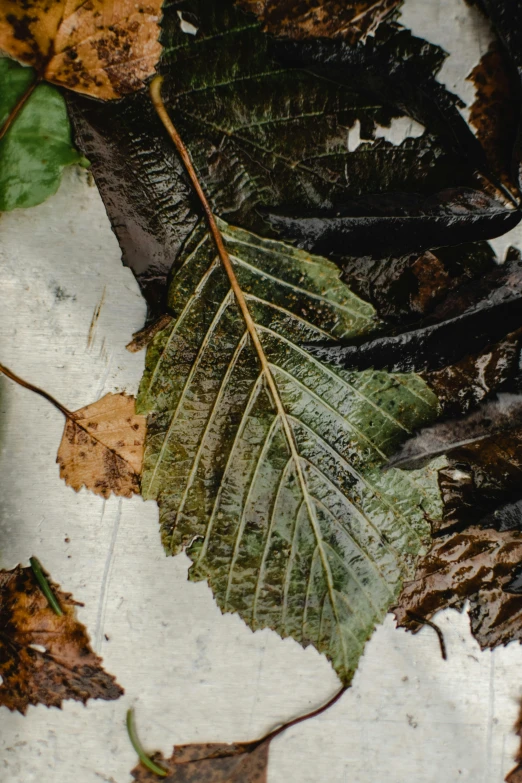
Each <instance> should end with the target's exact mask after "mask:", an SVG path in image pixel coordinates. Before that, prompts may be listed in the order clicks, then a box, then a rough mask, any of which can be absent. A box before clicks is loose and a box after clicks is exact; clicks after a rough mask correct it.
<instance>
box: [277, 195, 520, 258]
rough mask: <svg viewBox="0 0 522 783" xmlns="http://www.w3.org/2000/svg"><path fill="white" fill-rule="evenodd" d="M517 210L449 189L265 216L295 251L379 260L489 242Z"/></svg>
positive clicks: (510, 225) (517, 217) (513, 222)
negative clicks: (429, 193)
mask: <svg viewBox="0 0 522 783" xmlns="http://www.w3.org/2000/svg"><path fill="white" fill-rule="evenodd" d="M521 217H522V213H521V212H520V211H519V210H516V209H510V208H506V206H505V205H504V204H502V203H501V202H499V201H496V200H495V199H493V198H491V197H490V196H488V195H487V194H485V193H482V192H480V191H477V190H471V189H469V188H450V189H448V190H445V191H443V192H441V193H436V194H435V195H433V196H429V197H426V196H424V195H423V196H419V194H417V193H387V194H385V195H377V196H368V197H365V198H360V199H358V200H357V201H353V202H351V203H348V204H347V203H345V204H336V205H335V206H334V207H333V209H328V210H324V209H323V210H321V211H320V212H315V213H314V214H312V215H301V216H295V215H277V214H274V213H271V214H269V215H268V220H269V222H270V225H271V226H272V227H273V228H274V229H275V230H276V231H277V233H278V234H280V235H281V236H282V237H283V238H284V239H291V240H293V241H295V242H296V244H297V245H298V247H302V248H304V249H305V250H309V251H310V252H312V253H320V254H322V255H328V256H332V255H334V256H340V257H342V256H344V255H346V253H347V249H348V248H349V252H350V254H351V255H361V256H364V255H367V256H370V257H373V258H383V257H384V256H386V255H392V254H396V255H399V256H400V255H402V254H406V253H411V252H413V251H422V250H427V249H429V248H433V247H440V246H442V245H458V244H461V243H463V242H472V241H473V240H478V239H492V238H493V237H496V236H499V235H501V234H505V233H506V232H507V231H510V230H511V229H512V228H514V227H515V226H516V225H517V224H518V223H519V222H520V219H521Z"/></svg>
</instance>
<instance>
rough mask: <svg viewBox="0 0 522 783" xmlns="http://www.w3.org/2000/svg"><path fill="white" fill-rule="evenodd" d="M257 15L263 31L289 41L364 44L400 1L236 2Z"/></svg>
mask: <svg viewBox="0 0 522 783" xmlns="http://www.w3.org/2000/svg"><path fill="white" fill-rule="evenodd" d="M236 2H237V4H238V5H239V6H241V8H243V9H244V10H245V11H251V12H252V13H254V14H256V16H257V17H258V19H259V20H260V21H261V22H263V30H265V31H266V32H269V33H272V34H273V35H278V36H288V37H289V38H295V39H301V38H315V37H322V36H324V37H327V38H343V39H345V40H347V41H349V42H350V43H351V44H354V43H357V42H358V41H364V40H366V38H367V37H368V36H369V35H372V34H374V33H375V31H376V29H377V28H378V26H379V25H380V24H381V23H382V22H383V21H384V20H385V19H387V18H389V16H390V15H391V14H393V13H394V11H396V10H397V8H398V7H399V6H400V5H402V2H403V0H356V2H346V0H304V2H303V0H236Z"/></svg>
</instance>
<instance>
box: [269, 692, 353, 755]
mask: <svg viewBox="0 0 522 783" xmlns="http://www.w3.org/2000/svg"><path fill="white" fill-rule="evenodd" d="M349 687H350V686H349V685H343V687H342V688H341V690H339V691H337V693H336V694H335V695H334V696H332V698H331V699H329V700H328V701H327V702H326V704H323V705H322V706H321V707H317V709H315V710H312V712H307V713H306V714H305V715H300V716H299V717H298V718H293V720H290V721H288V723H283V725H282V726H278V727H277V728H275V729H273V730H272V731H270V732H269V733H268V734H266V735H265V736H264V737H262V738H261V739H260V740H258V741H257V742H256V743H255V745H256V747H259V745H262V744H263V742H271V741H272V740H273V739H274V738H275V737H277V736H278V735H279V734H282V733H283V731H286V730H287V729H291V728H292V726H297V724H298V723H303V722H304V721H305V720H310V719H311V718H317V716H318V715H321V714H322V713H323V712H326V710H329V709H330V707H333V706H334V704H336V703H337V702H338V701H339V699H340V698H341V697H342V696H343V695H344V694H345V693H346V691H347V690H348V688H349Z"/></svg>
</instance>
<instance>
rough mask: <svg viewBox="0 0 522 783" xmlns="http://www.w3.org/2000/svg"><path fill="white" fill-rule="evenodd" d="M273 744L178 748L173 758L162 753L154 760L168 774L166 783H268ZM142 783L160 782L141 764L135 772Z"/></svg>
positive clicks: (175, 749)
mask: <svg viewBox="0 0 522 783" xmlns="http://www.w3.org/2000/svg"><path fill="white" fill-rule="evenodd" d="M269 746H270V740H266V741H264V742H261V743H259V742H250V743H235V744H232V745H226V744H219V743H214V744H201V745H199V744H193V745H180V746H176V747H174V751H173V753H172V756H171V757H170V758H169V759H164V758H163V756H162V755H161V753H157V754H155V755H153V756H151V758H152V760H153V761H154V762H155V763H157V764H159V765H161V766H162V767H164V768H165V769H166V770H168V775H167V777H164V778H161V779H162V780H164V781H165V783H266V780H267V765H268V750H269ZM131 774H132V776H133V778H134V780H136V781H138V783H157V781H158V780H160V778H158V776H157V775H156V774H155V773H154V772H151V771H150V770H149V769H147V768H146V767H145V766H144V765H143V764H138V766H137V767H135V768H134V769H133V770H132V772H131Z"/></svg>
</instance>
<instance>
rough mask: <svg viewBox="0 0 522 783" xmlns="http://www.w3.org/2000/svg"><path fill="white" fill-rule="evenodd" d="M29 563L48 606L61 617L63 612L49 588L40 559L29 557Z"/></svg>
mask: <svg viewBox="0 0 522 783" xmlns="http://www.w3.org/2000/svg"><path fill="white" fill-rule="evenodd" d="M29 563H30V564H31V568H32V569H33V574H34V575H35V578H36V581H37V582H38V584H39V585H40V589H41V591H42V593H43V594H44V595H45V597H46V598H47V601H48V602H49V606H50V607H51V609H52V610H53V612H54V613H55V614H57V615H58V617H63V612H62V610H61V607H60V604H59V603H58V601H57V598H56V596H55V594H54V593H53V591H52V590H51V586H50V585H49V582H48V581H47V579H46V576H45V574H44V572H43V570H42V566H41V563H40V561H39V560H38V558H37V557H30V558H29Z"/></svg>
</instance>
